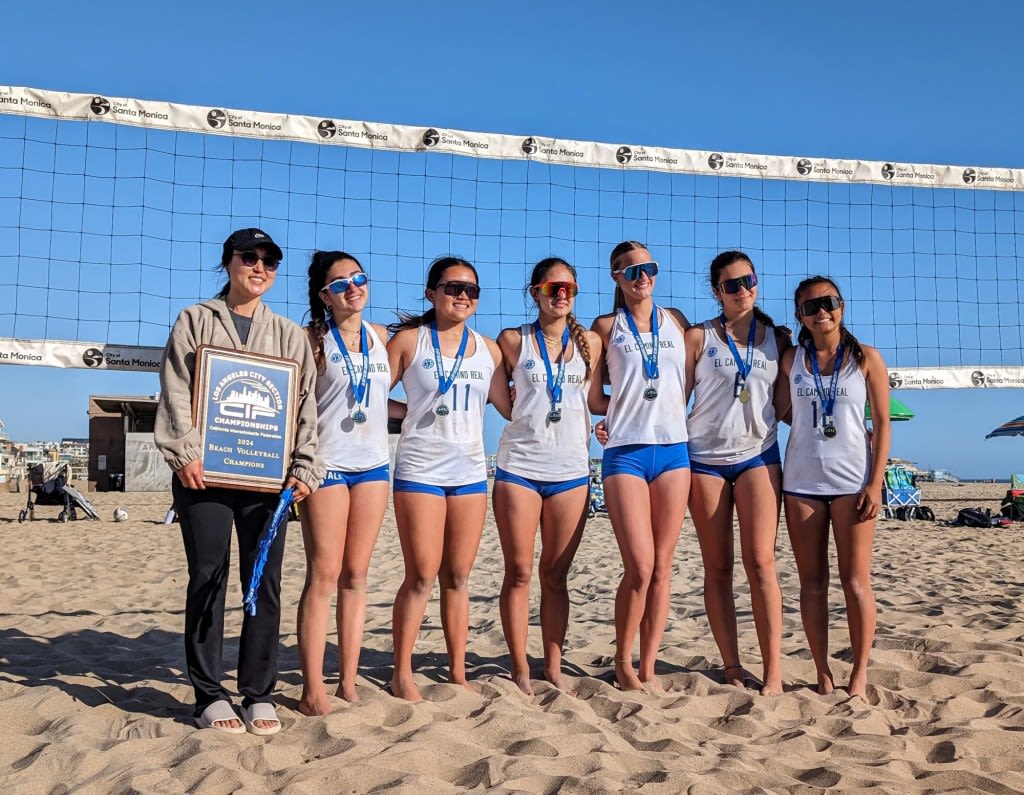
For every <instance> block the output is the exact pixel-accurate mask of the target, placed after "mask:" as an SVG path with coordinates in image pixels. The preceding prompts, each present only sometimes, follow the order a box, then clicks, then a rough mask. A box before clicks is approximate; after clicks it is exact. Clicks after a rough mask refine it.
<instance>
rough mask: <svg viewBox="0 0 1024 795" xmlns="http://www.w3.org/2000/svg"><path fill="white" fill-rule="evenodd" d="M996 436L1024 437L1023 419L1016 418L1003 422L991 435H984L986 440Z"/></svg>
mask: <svg viewBox="0 0 1024 795" xmlns="http://www.w3.org/2000/svg"><path fill="white" fill-rule="evenodd" d="M996 436H1024V417H1017V419H1015V420H1010V421H1009V422H1004V423H1003V424H1002V425H1000V426H999V427H998V428H996V429H995V430H994V431H992V433H988V434H985V438H986V439H992V438H993V437H996Z"/></svg>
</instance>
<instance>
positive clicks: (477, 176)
mask: <svg viewBox="0 0 1024 795" xmlns="http://www.w3.org/2000/svg"><path fill="white" fill-rule="evenodd" d="M246 226H258V227H260V228H262V229H264V230H266V231H267V232H268V233H270V234H271V236H272V237H273V238H274V239H275V240H276V241H278V242H279V243H280V245H281V246H282V248H283V250H284V253H285V260H284V263H283V264H282V267H281V270H280V271H279V274H278V277H277V283H276V284H275V286H274V288H273V290H272V291H271V292H270V293H269V295H268V303H269V304H270V305H271V307H272V308H274V309H275V310H276V311H279V312H281V313H283V314H285V315H287V316H288V317H290V318H292V319H293V320H295V321H296V322H298V323H303V322H305V320H306V315H307V312H308V291H307V285H306V269H307V267H308V264H309V260H310V255H311V253H312V252H313V251H314V250H316V249H327V250H337V249H340V250H344V251H348V252H350V253H351V254H354V255H355V256H356V257H358V258H359V259H360V261H361V262H362V263H363V265H364V267H365V268H366V270H367V271H368V273H369V274H370V276H371V309H370V310H369V316H370V319H371V320H375V321H378V322H382V323H387V322H390V321H391V320H393V319H394V317H395V312H396V311H397V310H403V311H416V312H418V311H420V310H421V309H422V308H423V282H424V277H425V273H426V269H427V266H428V264H429V262H430V261H431V260H432V259H434V258H435V257H437V256H439V255H443V254H449V253H451V254H455V255H457V256H461V257H463V258H465V259H467V260H469V261H470V262H472V263H473V264H474V265H475V266H476V267H477V269H478V271H479V273H480V281H481V285H482V287H483V293H482V297H481V300H480V304H479V310H478V313H477V317H476V320H475V325H476V327H477V328H478V330H480V331H481V332H483V333H485V334H489V335H492V336H493V335H495V334H497V332H498V331H499V330H500V329H501V328H504V327H508V326H515V325H518V324H520V323H522V322H524V321H526V320H527V319H529V318H530V317H532V316H533V312H532V302H530V301H529V300H528V299H527V296H526V294H525V291H524V286H525V284H526V282H527V279H528V276H529V273H530V271H531V269H532V267H533V265H534V263H536V262H537V261H539V260H540V259H543V258H545V257H548V256H552V255H554V256H559V257H562V258H564V259H566V260H567V261H569V262H570V263H572V264H573V265H574V266H575V268H576V270H577V272H578V279H579V283H580V294H579V296H578V298H577V306H576V314H577V316H578V317H579V318H580V319H581V321H582V322H584V323H586V324H589V322H590V320H591V319H592V318H593V317H595V316H596V315H598V314H601V313H603V312H607V311H609V310H610V308H611V305H612V291H613V283H612V281H611V279H610V278H609V276H608V254H609V252H610V251H611V249H612V247H613V246H614V245H615V244H616V243H618V242H619V241H621V240H625V239H635V240H642V241H645V242H646V243H647V245H648V247H649V248H650V249H651V252H652V254H653V255H654V257H655V258H656V259H657V260H658V261H659V262H660V264H661V273H660V275H659V277H658V288H657V295H658V301H659V303H662V304H666V305H672V306H676V307H678V308H679V309H681V310H682V311H683V312H684V313H685V314H686V315H687V316H688V317H689V318H690V319H691V320H702V319H705V318H707V317H709V316H711V315H714V314H717V305H716V303H715V301H714V298H713V296H712V294H711V290H710V285H709V284H708V265H709V263H710V261H711V259H712V258H713V257H714V256H715V255H716V254H717V253H718V252H720V251H722V250H726V249H741V250H743V251H745V252H747V254H749V255H750V257H751V259H752V260H753V262H754V264H755V267H756V269H757V271H758V274H759V278H760V284H759V295H760V297H759V302H760V304H761V306H762V308H763V309H764V310H765V311H766V312H767V313H768V314H770V315H771V316H773V317H774V318H775V319H776V321H777V322H782V323H786V324H788V325H790V326H791V327H794V328H795V324H796V321H795V319H794V318H793V290H794V288H795V286H796V284H797V283H798V282H799V281H800V280H801V279H803V278H804V277H806V276H808V275H811V274H819V273H820V274H825V275H828V276H831V277H832V278H833V279H834V280H835V281H836V282H837V283H838V285H839V287H840V289H841V290H842V292H843V294H844V297H845V298H846V301H847V313H846V317H845V319H846V323H847V324H848V325H849V327H850V328H851V330H852V331H853V332H854V333H855V334H856V335H857V336H858V337H859V338H861V339H862V340H864V341H865V342H868V343H871V344H873V345H875V346H877V347H878V348H879V349H880V350H881V351H882V354H883V356H884V357H885V359H886V361H887V363H888V365H889V368H890V380H891V381H892V382H893V386H898V387H902V388H915V387H916V388H933V387H977V386H1012V387H1020V386H1024V343H1022V338H1024V334H1022V331H1024V329H1022V325H1024V324H1022V320H1024V304H1022V301H1021V298H1022V296H1021V291H1022V287H1021V283H1022V277H1024V272H1022V271H1024V266H1022V261H1021V258H1022V255H1024V171H1021V170H1014V169H998V168H982V167H977V166H945V165H925V164H912V163H895V162H880V161H860V160H835V159H821V158H814V157H803V156H770V155H748V154H736V153H727V152H712V151H697V150H684V149H669V148H657V147H648V146H643V145H638V144H634V143H595V142H583V141H568V140H555V139H550V138H543V137H539V136H529V137H524V136H510V135H500V134H488V133H475V132H463V131H458V130H448V129H443V128H439V127H434V128H423V127H411V126H397V125H389V124H377V123H369V122H360V121H347V120H343V119H337V118H328V117H311V116H296V115H285V114H273V113H261V112H252V111H243V110H232V109H228V108H210V107H199V106H187V105H180V104H172V103H166V102H152V101H143V100H135V99H122V98H113V97H102V96H92V95H85V94H68V93H60V92H53V91H44V90H37V89H28V88H18V87H4V86H0V363H17V364H37V365H49V366H58V367H95V368H104V369H120V370H154V369H156V367H157V365H158V363H159V356H160V349H161V348H162V347H163V344H164V342H165V341H166V338H167V334H168V332H169V330H170V327H171V325H172V324H173V322H174V319H175V317H176V316H177V314H178V312H179V311H180V310H181V309H182V308H183V307H185V306H187V305H188V304H191V303H194V302H196V301H199V300H202V299H204V298H208V297H210V296H212V295H214V294H215V293H216V292H217V291H218V290H219V288H220V286H221V285H222V284H223V282H224V275H223V273H221V272H220V271H219V270H218V268H217V266H218V262H219V257H220V251H221V245H222V243H223V241H224V239H225V238H226V237H227V235H228V234H229V233H230V232H231V231H232V230H233V229H236V228H239V227H246Z"/></svg>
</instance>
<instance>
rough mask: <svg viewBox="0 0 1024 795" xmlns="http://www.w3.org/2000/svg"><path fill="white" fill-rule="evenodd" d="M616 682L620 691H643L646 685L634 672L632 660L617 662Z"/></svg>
mask: <svg viewBox="0 0 1024 795" xmlns="http://www.w3.org/2000/svg"><path fill="white" fill-rule="evenodd" d="M615 681H617V682H618V683H619V690H643V689H644V683H643V682H641V681H640V677H639V676H637V675H636V671H634V670H633V661H632V660H616V661H615Z"/></svg>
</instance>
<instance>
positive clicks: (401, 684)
mask: <svg viewBox="0 0 1024 795" xmlns="http://www.w3.org/2000/svg"><path fill="white" fill-rule="evenodd" d="M391 695H393V696H394V697H395V698H402V699H405V700H406V701H422V700H423V696H421V695H420V691H419V688H417V687H416V683H415V682H413V680H412V677H411V676H408V677H407V676H399V675H398V674H395V675H394V676H393V677H392V679H391Z"/></svg>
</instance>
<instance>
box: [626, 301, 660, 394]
mask: <svg viewBox="0 0 1024 795" xmlns="http://www.w3.org/2000/svg"><path fill="white" fill-rule="evenodd" d="M619 311H620V312H622V314H624V315H625V316H626V323H628V324H629V330H630V331H632V332H633V339H634V340H636V347H637V349H638V350H639V351H640V355H641V356H643V357H644V375H646V376H647V378H648V380H650V381H653V380H654V379H655V378H657V377H658V307H657V305H655V306H654V307H653V308H652V309H651V345H652V347H653V350H652V352H651V353H650V354H648V353H647V349H646V348H645V347H644V341H643V340H642V339H640V332H639V331H638V330H637V327H636V321H635V320H633V315H632V313H631V312H629V310H627V309H620V310H619Z"/></svg>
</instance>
